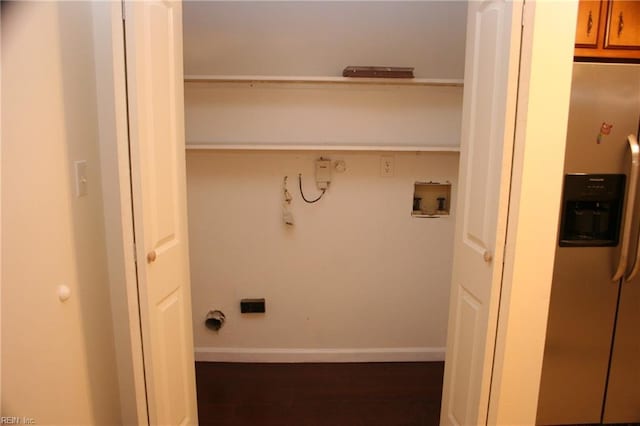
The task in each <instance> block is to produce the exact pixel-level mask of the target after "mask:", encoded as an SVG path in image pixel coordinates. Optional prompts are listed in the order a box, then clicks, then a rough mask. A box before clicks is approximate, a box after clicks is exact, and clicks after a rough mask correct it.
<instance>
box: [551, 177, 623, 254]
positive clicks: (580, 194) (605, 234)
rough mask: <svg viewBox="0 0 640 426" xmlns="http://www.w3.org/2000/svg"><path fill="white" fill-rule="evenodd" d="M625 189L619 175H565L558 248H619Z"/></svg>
mask: <svg viewBox="0 0 640 426" xmlns="http://www.w3.org/2000/svg"><path fill="white" fill-rule="evenodd" d="M624 187H625V175H621V174H568V175H565V177H564V191H563V196H562V217H561V222H560V246H561V247H572V246H575V247H595V246H616V245H618V239H619V235H620V222H621V218H622V206H623V203H624Z"/></svg>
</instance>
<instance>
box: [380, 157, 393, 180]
mask: <svg viewBox="0 0 640 426" xmlns="http://www.w3.org/2000/svg"><path fill="white" fill-rule="evenodd" d="M394 168H395V167H394V164H393V157H392V156H390V155H385V156H383V157H380V176H384V177H388V176H393V172H394Z"/></svg>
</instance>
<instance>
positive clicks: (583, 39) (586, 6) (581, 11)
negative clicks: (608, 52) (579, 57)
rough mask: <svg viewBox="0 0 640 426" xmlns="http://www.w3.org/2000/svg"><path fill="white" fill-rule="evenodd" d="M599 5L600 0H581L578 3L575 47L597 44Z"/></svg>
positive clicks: (594, 45)
mask: <svg viewBox="0 0 640 426" xmlns="http://www.w3.org/2000/svg"><path fill="white" fill-rule="evenodd" d="M601 5H602V1H600V0H595V1H594V0H586V1H581V2H580V4H579V5H578V24H577V26H576V47H596V46H597V45H598V28H599V27H600V9H601Z"/></svg>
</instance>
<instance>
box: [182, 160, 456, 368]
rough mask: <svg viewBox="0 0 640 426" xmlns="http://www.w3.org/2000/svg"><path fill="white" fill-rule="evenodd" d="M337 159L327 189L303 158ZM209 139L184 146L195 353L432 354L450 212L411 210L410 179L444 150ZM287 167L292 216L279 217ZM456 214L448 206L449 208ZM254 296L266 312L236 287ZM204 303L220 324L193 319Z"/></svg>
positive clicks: (443, 176)
mask: <svg viewBox="0 0 640 426" xmlns="http://www.w3.org/2000/svg"><path fill="white" fill-rule="evenodd" d="M321 154H322V155H324V156H326V157H329V158H331V159H332V160H344V161H345V162H346V165H347V171H346V172H344V173H335V172H334V180H333V182H332V184H331V187H330V189H329V191H328V192H327V193H326V195H325V197H324V198H323V199H322V200H321V201H319V202H318V203H316V204H312V205H308V204H305V203H304V202H303V201H302V200H301V198H300V195H299V191H298V186H297V185H298V182H297V175H298V173H302V174H303V178H304V180H303V184H304V188H305V191H306V193H307V196H308V197H310V196H313V195H316V194H317V190H316V189H315V185H314V183H313V173H314V172H313V166H314V163H313V161H314V159H316V158H318V157H319V156H320V155H321ZM393 155H394V162H395V174H394V176H393V177H381V176H380V153H353V152H351V153H350V152H328V153H319V152H289V151H287V152H256V151H254V152H237V151H236V152H233V151H227V152H215V151H189V152H188V155H187V182H188V185H187V186H188V207H189V227H190V235H189V238H190V253H191V279H192V294H193V318H194V330H195V331H194V341H195V346H196V359H200V360H232V361H246V360H257V361H310V360H320V361H326V360H342V361H355V360H360V361H364V360H389V359H393V360H412V359H416V360H417V359H422V360H426V359H444V348H443V347H444V346H445V339H446V321H447V306H448V295H449V280H450V272H451V258H452V241H453V224H454V219H455V218H454V216H451V217H448V218H439V219H420V218H412V217H411V215H410V213H411V207H412V199H413V189H414V182H415V181H417V180H420V181H424V180H427V181H428V180H434V181H436V180H449V181H451V182H452V183H453V194H452V196H453V197H455V196H456V193H457V186H456V179H457V163H458V155H457V154H456V153H422V154H416V153H395V154H393ZM285 175H287V176H289V184H288V188H289V191H290V192H291V194H292V195H293V198H294V200H293V204H292V207H291V211H292V213H293V215H294V217H295V225H294V226H293V227H291V228H289V227H287V226H285V225H284V224H283V222H282V179H283V177H284V176H285ZM453 213H454V214H455V212H453ZM257 297H265V298H266V300H267V303H266V304H267V313H266V314H265V315H261V314H254V315H247V314H240V306H239V304H240V299H242V298H257ZM210 309H221V310H222V311H224V313H225V314H226V315H227V324H226V325H225V326H224V327H223V328H222V329H221V330H220V331H219V333H215V332H213V331H210V330H208V329H206V328H205V326H204V317H205V315H206V313H207V312H208V311H209V310H210Z"/></svg>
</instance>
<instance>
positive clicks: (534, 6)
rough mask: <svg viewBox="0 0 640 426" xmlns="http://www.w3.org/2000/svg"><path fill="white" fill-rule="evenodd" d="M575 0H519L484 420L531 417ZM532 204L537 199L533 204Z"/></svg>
mask: <svg viewBox="0 0 640 426" xmlns="http://www.w3.org/2000/svg"><path fill="white" fill-rule="evenodd" d="M577 10H578V1H577V0H571V1H529V0H526V1H525V8H524V13H523V34H522V47H521V62H520V79H519V86H518V101H517V113H516V133H515V138H514V151H513V166H512V175H511V177H510V178H511V193H510V200H509V213H508V219H507V220H508V225H507V238H506V245H505V259H504V267H503V278H502V289H501V292H500V307H499V313H498V323H497V334H496V345H495V351H494V362H493V370H492V383H491V390H490V396H489V401H487V402H488V407H489V409H488V416H487V424H496V425H499V424H504V425H526V424H535V421H536V412H537V406H538V391H539V385H540V376H541V372H542V358H543V352H544V344H545V336H546V329H547V314H548V310H549V298H550V293H551V280H552V275H553V263H554V257H555V247H556V241H557V229H558V220H559V212H560V199H561V192H562V177H563V168H564V151H565V145H566V132H567V121H568V115H569V99H570V91H571V74H572V70H573V49H574V40H575V30H576V19H577ZM540 206H545V208H544V209H541V208H540Z"/></svg>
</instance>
